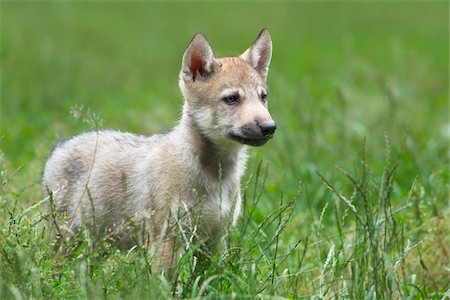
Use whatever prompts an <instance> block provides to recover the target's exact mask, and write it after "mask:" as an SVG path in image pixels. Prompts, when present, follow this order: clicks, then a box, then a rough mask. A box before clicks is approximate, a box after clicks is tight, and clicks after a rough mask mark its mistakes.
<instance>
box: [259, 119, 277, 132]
mask: <svg viewBox="0 0 450 300" xmlns="http://www.w3.org/2000/svg"><path fill="white" fill-rule="evenodd" d="M259 128H261V132H262V134H263V135H264V136H268V135H272V134H273V133H274V132H275V129H277V125H276V124H275V122H274V121H266V122H264V123H262V124H259Z"/></svg>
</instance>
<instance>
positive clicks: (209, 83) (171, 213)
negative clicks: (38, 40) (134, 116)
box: [43, 29, 276, 266]
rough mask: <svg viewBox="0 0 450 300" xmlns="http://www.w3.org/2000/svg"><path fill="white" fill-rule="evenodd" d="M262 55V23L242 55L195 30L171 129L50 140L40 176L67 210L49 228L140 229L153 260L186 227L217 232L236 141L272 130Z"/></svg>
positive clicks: (265, 37) (235, 195)
mask: <svg viewBox="0 0 450 300" xmlns="http://www.w3.org/2000/svg"><path fill="white" fill-rule="evenodd" d="M271 57H272V40H271V37H270V34H269V32H268V30H267V29H263V30H262V31H261V33H260V34H259V35H258V37H257V38H256V40H255V42H254V43H253V44H252V46H251V47H250V48H248V49H247V50H246V51H245V52H244V53H243V54H241V55H240V56H237V57H225V58H216V57H215V56H214V54H213V51H212V48H211V46H210V44H209V42H208V41H207V39H206V38H205V36H203V35H202V34H197V35H195V36H194V38H193V39H192V41H191V42H190V44H189V46H188V47H187V49H186V51H185V53H184V55H183V60H182V66H181V71H180V77H179V86H180V89H181V92H182V94H183V97H184V104H183V113H182V117H181V120H180V121H179V123H178V124H177V125H176V126H175V128H174V129H173V130H172V131H170V132H169V133H167V134H164V135H154V136H151V137H145V136H140V135H134V134H130V133H124V132H118V131H111V130H103V131H98V132H87V133H82V134H80V135H78V136H75V137H73V138H71V139H69V140H67V141H65V142H64V143H60V144H58V146H57V147H55V149H54V151H53V152H52V154H51V155H50V158H49V159H48V161H47V163H46V165H45V170H44V178H43V185H44V188H45V190H46V191H49V192H50V194H51V196H52V198H53V201H54V205H55V207H56V209H57V211H58V212H59V211H63V212H65V213H66V214H67V216H68V218H65V219H61V220H59V219H58V220H57V221H58V222H60V226H59V227H60V228H61V229H64V230H65V231H64V232H65V234H74V233H76V231H77V230H78V229H80V228H81V227H82V226H85V225H88V226H91V227H93V228H94V229H95V232H96V233H97V234H98V235H99V238H101V237H107V238H108V240H114V242H115V243H116V244H117V245H118V246H120V247H125V248H129V247H131V246H133V244H135V243H136V241H142V240H143V239H139V238H138V239H135V238H133V234H136V233H137V232H139V233H142V229H144V230H145V232H146V234H144V238H145V239H144V243H145V244H146V245H147V246H148V247H150V248H151V249H155V250H156V253H157V254H159V255H160V257H161V260H160V261H161V263H160V264H159V265H160V266H167V265H170V264H171V263H173V262H174V261H176V260H177V258H178V255H179V254H178V253H175V252H174V250H175V249H179V248H180V247H177V244H179V243H182V242H183V241H184V240H185V239H186V236H187V235H189V234H191V235H192V236H188V238H189V240H193V239H195V240H197V241H198V240H204V241H206V242H207V243H206V244H208V245H213V244H214V242H215V241H218V240H219V237H220V236H221V235H222V234H224V232H225V231H226V230H227V228H229V227H230V226H229V225H232V224H234V223H236V221H237V218H238V215H239V211H240V206H241V192H240V179H241V176H242V175H243V173H244V170H245V164H246V159H247V153H246V151H247V147H246V146H245V145H252V146H260V145H263V144H265V143H266V142H267V141H268V140H269V139H270V138H272V136H273V135H274V133H275V130H276V125H275V121H274V120H273V119H272V116H271V115H270V113H269V110H268V98H269V96H268V95H269V90H268V86H267V83H266V80H267V73H268V70H269V64H270V60H271ZM179 231H182V232H183V238H179V235H178V232H179ZM65 240H66V239H62V241H65Z"/></svg>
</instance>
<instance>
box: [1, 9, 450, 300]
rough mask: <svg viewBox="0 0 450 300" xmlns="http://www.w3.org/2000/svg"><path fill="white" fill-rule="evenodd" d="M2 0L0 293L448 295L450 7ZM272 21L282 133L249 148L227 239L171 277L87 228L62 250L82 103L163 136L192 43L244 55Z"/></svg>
mask: <svg viewBox="0 0 450 300" xmlns="http://www.w3.org/2000/svg"><path fill="white" fill-rule="evenodd" d="M0 5H1V44H0V57H1V66H2V68H1V111H0V117H1V119H0V120H1V128H0V131H1V133H0V138H1V150H2V156H1V173H0V176H1V191H0V298H1V299H24V298H82V299H85V298H148V299H155V298H170V297H172V296H173V295H177V297H178V298H203V297H205V298H212V299H215V298H238V299H242V298H248V299H253V298H263V299H271V298H276V297H283V298H293V299H299V298H300V299H303V298H314V299H318V298H320V299H328V298H337V299H341V298H345V299H347V298H350V299H363V298H367V299H384V298H389V299H392V298H394V299H398V298H405V299H428V298H431V299H442V298H445V297H448V295H449V291H448V288H449V286H450V284H449V279H448V278H449V268H450V253H449V248H448V245H449V244H450V238H449V235H448V228H449V226H450V222H449V217H450V216H449V205H448V204H449V190H448V188H449V184H448V182H449V138H450V133H449V130H450V127H449V126H450V123H449V115H448V113H449V104H448V97H449V84H448V82H449V74H448V66H449V59H448V36H449V32H448V20H449V15H448V11H449V7H448V3H446V2H444V1H442V2H440V1H432V2H426V3H425V2H318V3H314V2H298V3H296V2H273V3H271V2H247V3H233V2H231V3H227V2H218V3H207V2H174V3H163V2H68V1H67V2H46V1H45V2H13V1H3V2H1V4H0ZM264 26H267V27H268V28H269V29H270V31H271V34H272V37H273V42H274V56H273V61H272V64H271V71H270V74H269V86H270V89H271V90H270V100H269V101H270V108H271V113H272V116H273V117H274V119H275V120H276V121H277V126H278V128H279V129H278V131H277V134H276V137H275V138H274V139H273V140H272V141H271V142H270V143H268V144H267V145H266V146H264V147H261V148H257V149H251V161H250V164H249V166H248V170H247V174H246V177H245V178H244V180H243V192H244V201H245V205H244V207H243V212H242V216H241V219H240V221H239V224H238V225H237V228H235V229H234V230H232V231H231V232H230V233H229V235H228V236H226V237H224V239H226V240H227V244H228V246H227V249H226V250H225V251H223V252H221V253H217V254H215V255H214V256H213V257H212V262H211V263H210V265H209V267H208V268H206V269H205V270H199V268H198V265H197V264H196V260H195V258H194V256H195V251H194V250H195V247H197V245H191V246H192V247H191V248H189V249H188V250H187V251H186V252H185V254H184V256H183V258H182V259H181V261H180V263H179V264H178V266H177V272H176V274H177V277H176V278H174V279H166V278H165V277H164V276H160V275H158V274H151V272H150V267H149V266H150V265H151V263H152V257H151V256H149V254H148V253H147V252H146V251H145V249H143V248H141V247H136V248H134V249H133V250H130V251H129V252H120V251H118V250H117V249H114V248H111V247H109V246H108V245H103V244H100V245H96V244H97V242H96V241H95V240H93V239H92V238H91V234H90V232H89V230H85V231H83V233H82V234H83V235H82V236H81V237H80V239H79V243H76V244H74V250H73V251H72V252H70V253H68V254H66V255H62V254H57V255H55V253H54V250H53V244H54V242H55V241H54V240H53V238H52V236H53V235H52V234H51V231H54V230H55V228H54V226H53V225H52V224H51V223H50V222H49V219H50V214H51V211H49V210H48V209H47V208H48V206H49V201H50V199H48V198H45V196H44V193H43V192H42V190H41V187H40V176H41V172H42V167H43V164H44V163H45V160H46V157H47V154H48V152H49V151H50V149H51V147H52V146H53V144H54V143H55V142H56V141H57V140H58V139H60V138H64V137H68V136H71V135H73V134H76V133H78V132H80V131H82V130H88V129H90V128H92V126H93V125H92V123H89V122H82V121H81V120H79V119H77V118H74V117H73V116H72V115H71V111H72V112H74V111H75V112H76V111H78V110H77V109H73V108H79V107H80V106H81V105H84V107H86V108H88V109H89V111H90V113H89V114H88V115H90V116H92V115H95V117H94V119H95V120H101V121H102V126H103V127H105V128H113V129H120V130H127V131H132V132H137V133H142V134H152V133H155V132H159V131H163V130H166V129H168V128H170V127H171V126H172V124H173V123H174V122H175V121H176V119H177V118H178V115H179V111H180V106H181V96H180V93H179V92H178V88H177V85H176V81H177V76H178V71H179V68H180V63H181V56H182V53H183V51H184V48H185V46H186V45H187V43H188V41H189V39H190V38H191V37H192V35H193V34H194V33H195V32H197V31H202V32H204V33H205V34H206V35H207V36H208V37H209V39H210V41H211V43H212V46H213V48H214V49H215V51H216V54H217V55H218V56H222V55H234V54H237V53H240V52H242V51H243V50H244V49H245V48H246V47H248V46H249V45H250V43H251V42H252V41H253V39H254V38H255V36H256V34H257V33H258V31H259V30H260V28H261V27H264ZM88 119H89V118H88Z"/></svg>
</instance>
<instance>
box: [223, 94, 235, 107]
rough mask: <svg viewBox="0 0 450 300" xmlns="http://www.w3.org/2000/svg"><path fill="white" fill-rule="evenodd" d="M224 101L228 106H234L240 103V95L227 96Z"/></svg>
mask: <svg viewBox="0 0 450 300" xmlns="http://www.w3.org/2000/svg"><path fill="white" fill-rule="evenodd" d="M222 100H223V101H224V102H225V103H226V104H228V105H233V104H236V103H238V102H239V95H230V96H226V97H223V98H222Z"/></svg>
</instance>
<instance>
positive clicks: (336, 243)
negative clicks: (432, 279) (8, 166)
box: [0, 140, 445, 299]
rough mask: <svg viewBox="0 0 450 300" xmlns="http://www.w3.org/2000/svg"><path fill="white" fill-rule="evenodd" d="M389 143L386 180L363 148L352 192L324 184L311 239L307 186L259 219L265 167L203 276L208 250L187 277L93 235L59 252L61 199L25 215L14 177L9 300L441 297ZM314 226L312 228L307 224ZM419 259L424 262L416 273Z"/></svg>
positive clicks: (190, 262) (9, 198)
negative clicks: (155, 269)
mask: <svg viewBox="0 0 450 300" xmlns="http://www.w3.org/2000/svg"><path fill="white" fill-rule="evenodd" d="M391 160H392V158H391V149H390V145H389V142H388V140H386V161H385V168H384V171H383V172H382V174H374V173H373V172H372V170H371V169H370V166H369V165H368V164H367V161H366V160H365V150H364V148H363V150H362V153H361V158H360V161H359V163H358V165H359V168H358V169H357V170H356V171H355V172H354V173H352V174H351V173H349V172H347V171H345V170H342V169H340V168H337V169H336V171H337V172H339V173H340V174H341V176H343V177H344V178H346V179H347V181H348V184H346V186H343V187H342V188H341V189H342V190H348V191H349V193H343V192H340V191H339V189H338V188H337V187H335V186H334V185H333V183H331V182H330V181H329V180H328V179H326V178H325V177H324V176H323V175H321V174H319V173H318V174H317V176H318V177H319V178H320V179H321V180H322V182H323V185H324V186H325V187H326V188H328V189H329V190H330V196H329V202H327V203H326V205H325V206H324V208H323V210H322V213H321V214H320V217H319V219H318V220H317V222H316V223H315V224H314V226H312V227H311V228H310V230H308V231H307V233H306V235H300V236H298V235H297V236H295V235H294V236H292V234H293V233H295V231H291V232H287V231H286V228H288V226H289V224H290V223H291V222H292V217H293V214H294V211H295V206H296V204H297V202H298V201H301V200H305V195H304V193H303V184H299V189H298V194H297V196H296V197H295V198H293V199H285V197H284V195H283V194H280V195H278V196H277V195H271V196H272V197H274V199H278V200H277V201H278V204H277V205H276V206H275V207H276V209H274V210H273V211H272V212H270V213H269V214H268V215H267V216H265V217H264V218H263V219H261V220H256V219H255V216H254V213H255V209H256V207H257V206H258V204H259V202H260V201H261V198H262V197H263V196H262V195H263V194H264V193H267V190H266V182H267V178H268V177H269V175H270V171H269V170H268V167H267V165H266V164H263V163H260V164H259V165H258V167H257V169H256V170H254V173H253V176H250V177H249V180H248V181H247V183H246V186H245V189H244V205H243V212H242V217H241V219H240V221H239V224H238V225H237V226H236V228H234V229H231V230H230V231H229V232H228V233H227V234H226V235H225V236H223V245H224V246H223V248H222V249H221V251H219V252H216V253H211V254H208V256H209V259H208V265H207V267H203V268H201V267H200V265H201V262H200V261H199V258H198V253H199V252H198V250H199V249H200V248H201V245H200V244H195V242H194V243H192V244H189V245H188V244H183V245H181V247H184V252H183V254H182V256H181V257H180V259H179V263H178V264H177V267H176V271H175V274H174V275H173V276H167V273H166V274H165V275H164V273H162V274H159V273H152V271H151V270H152V268H151V266H152V264H153V263H155V259H157V258H156V257H152V255H151V254H150V253H149V252H148V251H147V249H146V248H145V247H143V246H142V245H137V246H135V247H133V248H132V249H130V250H128V251H119V250H117V249H115V248H114V247H111V246H109V244H108V243H106V242H104V243H102V242H100V243H99V241H97V240H95V238H94V235H93V234H92V233H91V232H90V230H89V229H88V228H85V229H84V230H82V231H81V232H80V234H79V235H78V236H77V238H76V239H73V240H71V241H70V242H69V244H67V245H66V247H67V248H70V249H71V250H70V251H63V252H58V251H56V250H55V249H56V248H55V243H56V239H55V235H54V234H51V232H52V231H54V230H55V228H54V226H55V224H56V223H53V222H51V219H52V218H51V214H52V210H51V209H50V210H46V209H44V208H45V207H48V206H50V201H51V197H47V198H44V199H42V200H41V201H39V202H37V203H35V204H33V205H31V206H29V207H26V208H25V209H23V208H21V206H19V205H18V202H19V201H20V197H21V192H20V191H14V189H12V187H11V185H10V180H11V179H12V178H11V177H12V176H14V174H10V173H8V172H7V170H5V168H3V169H2V173H1V174H2V188H3V189H2V194H1V196H2V203H3V205H2V207H1V211H0V213H1V215H2V218H1V224H0V225H1V226H0V228H1V231H0V240H1V241H2V243H1V245H0V253H1V257H2V260H1V283H0V287H1V289H0V290H1V292H0V298H1V299H11V298H15V299H24V298H41V297H43V298H73V297H75V298H83V299H86V298H89V299H92V298H105V297H107V298H130V297H131V298H139V297H144V298H150V299H155V298H171V297H178V298H197V297H208V298H214V299H216V298H238V299H242V298H254V297H258V298H272V297H276V296H282V297H288V298H303V297H306V298H316V299H325V298H338V299H340V298H349V299H363V298H368V299H398V298H405V299H407V298H409V299H416V298H422V299H425V298H439V297H442V296H443V293H444V292H445V290H440V291H439V290H435V289H434V288H433V287H432V286H431V285H429V284H428V283H427V281H426V278H425V277H423V276H421V274H422V273H425V272H427V267H426V266H425V265H424V264H423V262H422V260H421V256H420V251H421V243H422V241H421V240H420V239H417V238H416V237H415V236H414V234H412V233H411V232H410V230H411V223H410V222H408V218H409V217H410V216H411V215H413V214H414V212H413V210H414V200H413V193H414V191H415V189H416V183H415V182H411V188H410V192H409V193H408V194H407V195H405V197H404V199H402V200H401V201H397V203H400V205H397V206H394V205H393V204H392V197H393V189H394V182H395V176H396V172H397V169H398V168H401V163H400V162H399V160H398V159H397V158H396V159H394V160H393V161H391ZM328 209H331V210H333V211H334V212H333V215H334V219H335V220H334V227H335V233H333V234H330V232H332V231H333V230H328V231H327V232H324V231H323V226H324V217H325V212H326V210H328ZM303 225H306V224H303ZM411 260H418V261H420V262H421V264H418V265H417V266H416V267H414V268H412V267H411Z"/></svg>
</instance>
